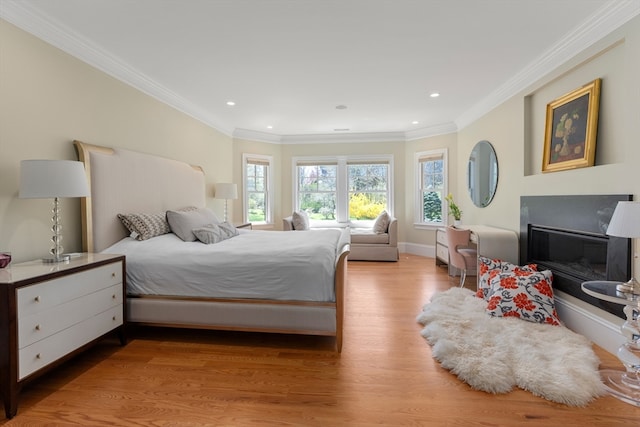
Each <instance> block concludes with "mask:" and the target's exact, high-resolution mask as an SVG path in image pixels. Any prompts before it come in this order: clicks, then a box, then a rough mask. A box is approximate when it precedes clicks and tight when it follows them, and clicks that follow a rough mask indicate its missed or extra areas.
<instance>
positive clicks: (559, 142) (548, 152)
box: [542, 79, 601, 172]
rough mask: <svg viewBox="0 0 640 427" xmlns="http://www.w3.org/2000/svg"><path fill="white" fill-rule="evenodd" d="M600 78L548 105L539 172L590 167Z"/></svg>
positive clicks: (593, 151)
mask: <svg viewBox="0 0 640 427" xmlns="http://www.w3.org/2000/svg"><path fill="white" fill-rule="evenodd" d="M600 85H601V79H596V80H594V81H592V82H591V83H589V84H586V85H584V86H582V87H581V88H579V89H576V90H574V91H572V92H570V93H568V94H566V95H564V96H562V97H560V98H558V99H556V100H554V101H552V102H550V103H549V104H547V120H546V124H545V133H544V155H543V159H542V172H555V171H560V170H567V169H576V168H582V167H586V166H593V165H594V161H595V154H596V137H597V134H598V108H599V105H600Z"/></svg>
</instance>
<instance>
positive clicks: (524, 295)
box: [487, 270, 560, 325]
mask: <svg viewBox="0 0 640 427" xmlns="http://www.w3.org/2000/svg"><path fill="white" fill-rule="evenodd" d="M552 282H553V274H552V273H551V271H550V270H544V271H539V272H538V271H524V270H519V271H518V270H514V272H513V273H499V274H497V275H494V276H493V278H492V279H491V282H490V285H491V289H490V292H491V296H490V297H489V302H488V304H487V313H489V314H490V315H491V316H494V317H518V318H520V319H523V320H528V321H529V322H537V323H548V324H550V325H560V320H559V319H558V313H557V312H556V308H555V303H554V301H553V288H552V287H551V284H552Z"/></svg>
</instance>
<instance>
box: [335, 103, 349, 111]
mask: <svg viewBox="0 0 640 427" xmlns="http://www.w3.org/2000/svg"><path fill="white" fill-rule="evenodd" d="M346 109H347V106H346V105H342V104H340V105H336V110H346Z"/></svg>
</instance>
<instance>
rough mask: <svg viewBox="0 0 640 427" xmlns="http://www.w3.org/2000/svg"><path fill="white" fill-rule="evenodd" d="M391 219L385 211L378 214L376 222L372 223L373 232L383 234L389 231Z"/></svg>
mask: <svg viewBox="0 0 640 427" xmlns="http://www.w3.org/2000/svg"><path fill="white" fill-rule="evenodd" d="M390 222H391V217H390V216H389V214H388V213H387V211H382V212H380V215H378V217H377V218H376V222H374V223H373V232H374V233H376V234H384V233H386V232H387V230H388V229H389V223H390Z"/></svg>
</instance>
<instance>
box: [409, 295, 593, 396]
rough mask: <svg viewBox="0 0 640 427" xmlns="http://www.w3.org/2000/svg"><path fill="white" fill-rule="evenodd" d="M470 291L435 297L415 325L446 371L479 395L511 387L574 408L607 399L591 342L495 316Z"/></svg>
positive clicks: (565, 331) (562, 331)
mask: <svg viewBox="0 0 640 427" xmlns="http://www.w3.org/2000/svg"><path fill="white" fill-rule="evenodd" d="M485 308H486V302H485V301H484V300H482V299H480V298H477V297H476V296H475V295H474V293H473V292H471V291H470V290H468V289H460V288H451V289H449V290H448V291H445V292H441V293H438V294H436V295H434V296H433V298H432V299H431V302H430V303H429V304H426V305H425V306H424V308H423V311H422V313H420V315H419V316H418V318H417V321H418V322H420V323H421V324H423V325H425V328H424V329H423V330H422V332H421V334H422V336H424V337H425V338H426V339H427V341H428V342H429V344H430V345H431V346H433V349H432V351H433V357H434V358H435V359H436V360H438V361H439V362H440V363H441V364H442V366H443V367H444V368H446V369H448V370H450V371H451V372H453V373H454V374H456V375H457V376H458V378H460V379H461V380H463V381H464V382H466V383H467V384H469V385H470V386H471V387H473V388H474V389H477V390H482V391H486V392H489V393H506V392H508V391H510V390H511V389H512V388H513V386H518V387H520V388H522V389H524V390H528V391H530V392H531V393H533V394H535V395H536V396H540V397H543V398H545V399H547V400H550V401H553V402H559V403H563V404H566V405H571V406H584V405H586V404H588V403H589V402H591V401H592V400H594V399H595V398H597V397H598V396H601V395H602V394H604V391H605V390H604V386H603V384H602V382H601V381H600V375H599V373H598V365H599V364H600V361H599V359H598V357H597V356H596V355H595V353H594V352H593V349H592V347H591V343H590V342H589V340H587V339H586V338H585V337H583V336H582V335H578V334H576V333H575V332H572V331H571V330H569V329H567V328H566V327H564V326H552V325H543V324H539V323H532V322H528V321H524V320H521V319H517V318H511V317H491V316H489V315H488V314H487V313H486V312H485Z"/></svg>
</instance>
